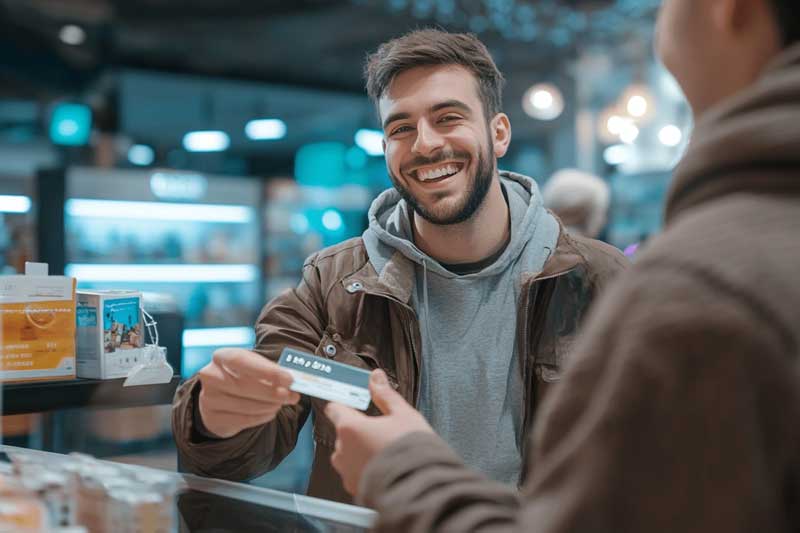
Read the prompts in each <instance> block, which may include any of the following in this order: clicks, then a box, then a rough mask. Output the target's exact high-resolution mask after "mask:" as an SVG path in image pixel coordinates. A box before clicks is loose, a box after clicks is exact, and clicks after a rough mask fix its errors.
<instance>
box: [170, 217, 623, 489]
mask: <svg viewBox="0 0 800 533" xmlns="http://www.w3.org/2000/svg"><path fill="white" fill-rule="evenodd" d="M626 266H627V260H626V259H625V258H624V256H623V255H622V254H621V253H620V252H619V251H618V250H617V249H616V248H613V247H611V246H609V245H606V244H604V243H602V242H599V241H594V240H590V239H585V238H581V237H575V236H571V235H569V234H567V233H566V232H565V231H563V229H562V231H561V233H560V236H559V240H558V244H557V246H556V250H555V252H554V253H553V254H552V256H551V257H550V259H548V260H547V262H546V263H545V266H544V269H543V271H542V272H530V273H527V274H525V275H523V279H522V280H521V287H522V290H521V293H520V294H521V298H520V301H519V311H518V313H517V317H516V320H517V342H518V345H519V352H520V354H521V355H522V356H521V357H520V361H521V362H522V368H521V369H520V371H521V372H522V375H523V380H524V385H525V387H524V398H525V406H524V413H525V414H524V428H523V431H522V434H523V435H524V434H526V433H527V428H528V427H529V426H530V425H531V421H532V419H533V416H534V411H535V407H536V406H537V405H538V404H539V401H540V399H541V397H542V396H543V395H544V393H545V392H546V390H547V388H548V387H549V385H550V383H552V382H554V381H555V380H557V379H558V375H559V369H560V368H561V366H562V363H563V362H564V360H565V357H566V356H567V354H568V353H569V351H570V348H571V346H572V343H573V340H574V338H575V333H576V330H577V328H578V325H579V324H580V323H581V321H582V319H583V317H584V315H585V314H586V312H587V309H588V307H589V304H590V303H591V302H592V301H593V299H594V297H595V296H596V294H597V292H598V290H599V289H600V288H601V287H602V286H603V285H605V284H606V282H607V281H608V280H609V279H610V278H611V277H612V276H613V275H614V274H615V273H616V272H618V271H619V270H621V269H623V268H625V267H626ZM413 280H414V270H413V264H412V263H411V262H410V261H409V260H408V259H406V258H405V257H403V256H402V255H401V254H400V253H399V252H398V253H396V254H395V255H394V256H393V257H392V258H391V259H390V261H389V263H388V264H387V265H386V267H385V268H384V269H383V272H382V275H381V276H380V277H379V276H378V274H377V273H376V271H375V269H374V267H373V266H372V264H371V263H370V261H369V259H368V256H367V252H366V250H365V247H364V244H363V242H362V240H361V239H360V238H356V239H351V240H348V241H345V242H343V243H341V244H338V245H336V246H333V247H330V248H327V249H325V250H322V251H320V252H318V253H317V254H315V255H313V256H311V257H310V258H309V259H308V260H307V261H306V263H305V265H304V267H303V280H302V281H301V282H300V284H299V285H298V287H297V288H296V289H294V290H291V291H287V292H285V293H284V294H282V295H281V296H279V297H277V298H276V299H275V300H273V301H272V302H270V303H269V304H268V305H267V306H266V307H265V308H264V310H263V311H262V312H261V315H260V316H259V318H258V322H257V324H256V335H257V341H256V347H255V348H254V350H255V351H256V352H258V353H260V354H261V355H263V356H264V357H268V358H270V359H271V360H273V361H275V360H277V359H278V357H279V355H280V353H281V350H282V349H283V348H284V347H285V346H293V347H295V348H298V349H301V350H305V351H308V352H313V353H315V354H317V355H319V356H322V357H328V358H331V359H333V360H336V361H339V362H341V363H346V364H349V365H354V366H358V367H362V368H367V369H374V368H382V369H383V370H385V371H386V373H387V374H388V376H389V380H390V382H391V383H392V385H393V386H394V387H395V388H396V389H397V390H399V391H400V393H401V394H402V395H403V397H405V398H406V400H408V401H409V402H410V403H412V404H415V402H416V399H417V397H418V394H419V368H420V358H421V357H422V356H423V354H421V353H420V347H421V345H422V342H421V339H420V330H419V324H418V321H417V315H416V313H415V312H414V309H413V308H412V307H411V305H410V304H409V302H410V299H411V292H412V287H413ZM197 385H198V381H197V378H196V377H195V378H192V379H190V380H188V381H187V382H186V383H184V384H183V385H182V386H181V387H180V388H179V389H178V391H177V393H176V395H175V401H174V406H173V416H172V423H173V432H174V435H175V441H176V443H177V446H178V450H179V453H180V457H181V462H182V465H183V466H184V467H185V468H186V469H188V470H190V471H192V472H195V473H198V474H201V475H206V476H213V477H219V478H225V479H232V480H246V479H249V478H253V477H256V476H258V475H260V474H262V473H264V472H266V471H268V470H270V469H272V468H274V467H275V466H277V465H278V463H280V462H281V460H283V458H284V457H285V456H286V455H287V454H288V453H289V452H290V451H291V450H292V449H293V448H294V446H295V443H296V439H297V434H298V432H299V431H300V428H301V427H302V426H303V424H304V423H305V421H306V419H307V418H308V415H309V414H310V413H312V412H313V413H314V441H315V456H314V463H313V467H312V471H311V479H310V483H309V489H308V493H309V495H311V496H316V497H320V498H326V499H331V500H336V501H341V502H350V501H352V498H351V497H350V496H349V495H348V494H347V493H346V492H345V491H344V489H343V487H342V485H341V480H340V478H339V475H338V474H337V473H336V472H335V471H334V470H333V468H332V466H331V464H330V456H331V453H332V451H333V446H334V441H335V431H334V428H333V426H332V425H331V423H330V421H329V420H328V419H327V418H325V414H324V411H323V408H324V407H325V403H326V402H324V401H322V400H318V399H316V398H310V397H306V396H304V397H303V398H302V400H301V401H300V403H299V404H298V405H297V406H288V407H285V408H284V409H283V410H282V411H280V413H279V414H278V416H277V417H276V419H275V420H274V421H273V422H271V423H269V424H267V425H265V426H261V427H257V428H252V429H248V430H245V431H243V432H241V433H239V434H238V435H236V436H234V437H231V438H229V439H224V440H208V439H199V438H197V433H196V432H195V431H193V411H194V402H195V401H196V398H197V392H198V386H197ZM370 409H371V411H370V412H371V413H372V414H377V411H375V407H374V406H371V407H370ZM525 456H527V454H525Z"/></svg>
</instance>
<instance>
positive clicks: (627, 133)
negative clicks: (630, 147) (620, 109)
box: [619, 123, 639, 144]
mask: <svg viewBox="0 0 800 533" xmlns="http://www.w3.org/2000/svg"><path fill="white" fill-rule="evenodd" d="M638 138H639V128H637V127H636V125H635V124H630V123H629V124H627V125H626V126H625V128H624V129H623V130H622V132H621V133H620V134H619V139H620V140H621V141H622V142H624V143H625V144H633V143H635V142H636V139H638Z"/></svg>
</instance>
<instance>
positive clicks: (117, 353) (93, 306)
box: [76, 290, 145, 379]
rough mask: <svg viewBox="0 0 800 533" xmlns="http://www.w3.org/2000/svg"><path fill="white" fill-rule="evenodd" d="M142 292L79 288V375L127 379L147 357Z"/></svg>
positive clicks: (83, 376)
mask: <svg viewBox="0 0 800 533" xmlns="http://www.w3.org/2000/svg"><path fill="white" fill-rule="evenodd" d="M141 308H142V293H140V292H138V291H125V290H107V291H100V290H97V291H88V290H79V291H78V294H77V310H76V313H77V374H78V377H80V378H95V379H113V378H124V377H126V376H127V375H128V373H129V372H130V371H131V369H132V368H133V367H135V366H136V365H138V364H139V363H141V362H143V359H144V330H145V328H144V321H143V319H142V311H141Z"/></svg>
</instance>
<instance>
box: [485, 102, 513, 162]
mask: <svg viewBox="0 0 800 533" xmlns="http://www.w3.org/2000/svg"><path fill="white" fill-rule="evenodd" d="M489 128H490V129H491V131H490V133H491V138H492V149H493V151H494V155H495V157H497V158H498V159H499V158H501V157H503V156H504V155H506V152H507V151H508V145H509V143H510V142H511V121H510V120H509V119H508V115H506V114H505V113H498V114H496V115H495V116H494V118H493V119H492V121H491V122H490V123H489Z"/></svg>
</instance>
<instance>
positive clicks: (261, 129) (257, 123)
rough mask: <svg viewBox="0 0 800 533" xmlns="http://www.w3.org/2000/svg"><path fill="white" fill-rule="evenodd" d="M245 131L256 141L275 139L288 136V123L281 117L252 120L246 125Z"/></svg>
mask: <svg viewBox="0 0 800 533" xmlns="http://www.w3.org/2000/svg"><path fill="white" fill-rule="evenodd" d="M244 132H245V134H246V135H247V137H248V138H249V139H253V140H254V141H274V140H277V139H283V138H284V137H286V123H285V122H284V121H282V120H281V119H279V118H262V119H256V120H251V121H250V122H248V123H247V124H246V125H245V127H244Z"/></svg>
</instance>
